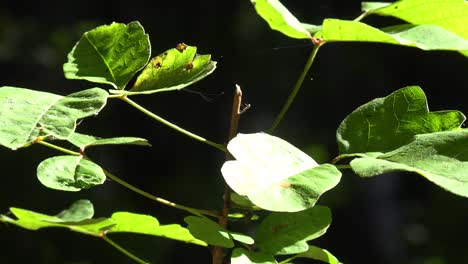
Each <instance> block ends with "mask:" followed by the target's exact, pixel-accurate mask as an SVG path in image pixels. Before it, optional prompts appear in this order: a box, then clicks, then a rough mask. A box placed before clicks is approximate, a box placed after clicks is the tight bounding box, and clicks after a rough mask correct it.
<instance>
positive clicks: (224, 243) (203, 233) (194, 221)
mask: <svg viewBox="0 0 468 264" xmlns="http://www.w3.org/2000/svg"><path fill="white" fill-rule="evenodd" d="M184 221H185V222H186V223H187V224H188V227H187V228H188V229H189V230H190V233H191V234H192V235H193V236H195V237H196V238H198V239H200V240H202V241H205V242H206V243H207V244H210V245H214V246H221V247H226V248H231V247H233V246H234V242H233V241H232V240H237V241H239V242H242V243H245V244H253V242H254V241H253V239H252V238H250V237H249V236H247V235H244V234H240V233H236V232H230V231H227V230H226V229H225V228H223V227H221V226H220V225H219V224H218V223H215V222H213V221H211V220H210V219H208V218H202V217H198V216H187V217H185V219H184Z"/></svg>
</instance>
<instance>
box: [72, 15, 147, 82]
mask: <svg viewBox="0 0 468 264" xmlns="http://www.w3.org/2000/svg"><path fill="white" fill-rule="evenodd" d="M150 56H151V46H150V42H149V37H148V34H145V31H144V29H143V27H142V26H141V24H140V23H139V22H137V21H133V22H130V23H129V24H127V25H126V24H122V23H115V22H114V23H112V24H110V25H103V26H99V27H97V28H95V29H93V30H91V31H88V32H86V33H84V34H83V36H82V37H81V39H80V40H79V41H78V42H77V43H76V45H75V46H74V47H73V49H72V51H71V52H70V53H69V54H68V62H67V63H65V64H64V65H63V71H64V73H65V77H66V78H68V79H82V80H87V81H90V82H95V83H106V84H110V85H112V86H113V87H114V88H116V89H124V88H125V86H126V85H127V83H128V82H129V81H130V79H132V77H133V76H134V75H135V73H136V72H137V71H139V70H141V69H142V68H143V67H144V66H145V65H146V64H147V63H148V60H149V58H150Z"/></svg>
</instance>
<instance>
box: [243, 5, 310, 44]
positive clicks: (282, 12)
mask: <svg viewBox="0 0 468 264" xmlns="http://www.w3.org/2000/svg"><path fill="white" fill-rule="evenodd" d="M251 2H252V4H253V6H254V7H255V10H256V11H257V13H258V14H259V15H260V16H261V17H262V18H263V19H264V20H265V21H266V22H267V23H268V25H269V26H270V28H271V29H273V30H277V31H279V32H281V33H283V34H284V35H286V36H288V37H290V38H297V39H310V38H311V36H310V33H309V31H307V29H306V28H305V27H304V26H303V25H302V24H301V22H299V20H297V18H296V17H295V16H294V15H293V14H291V12H289V10H288V9H287V8H286V7H285V6H284V5H283V4H281V3H280V1H278V0H251Z"/></svg>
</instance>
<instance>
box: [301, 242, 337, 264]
mask: <svg viewBox="0 0 468 264" xmlns="http://www.w3.org/2000/svg"><path fill="white" fill-rule="evenodd" d="M297 257H298V258H308V259H315V260H320V261H322V262H325V263H329V264H340V262H339V261H338V259H337V258H336V257H335V256H333V255H332V254H331V253H330V252H328V250H326V249H323V248H319V247H316V246H312V245H309V249H308V250H307V251H306V252H303V253H301V254H299V255H297Z"/></svg>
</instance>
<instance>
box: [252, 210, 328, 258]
mask: <svg viewBox="0 0 468 264" xmlns="http://www.w3.org/2000/svg"><path fill="white" fill-rule="evenodd" d="M330 223H331V212H330V209H328V208H327V207H324V206H318V205H317V206H314V207H312V208H310V209H307V210H304V211H301V212H295V213H283V212H274V213H271V214H270V215H269V216H267V217H266V218H265V219H264V220H263V221H262V223H261V224H260V226H259V228H258V230H257V235H256V237H255V242H256V245H257V248H258V249H259V250H260V251H261V252H264V253H268V254H272V255H285V254H297V253H302V252H306V251H307V250H308V249H309V245H308V244H307V241H309V240H312V239H315V238H317V237H320V236H321V235H323V234H324V233H325V232H326V231H327V229H328V227H329V226H330Z"/></svg>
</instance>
